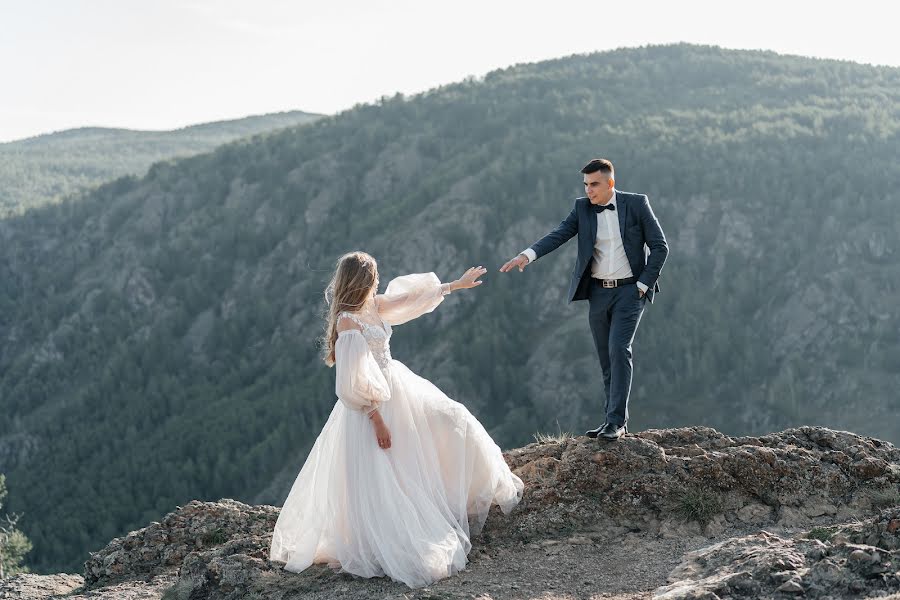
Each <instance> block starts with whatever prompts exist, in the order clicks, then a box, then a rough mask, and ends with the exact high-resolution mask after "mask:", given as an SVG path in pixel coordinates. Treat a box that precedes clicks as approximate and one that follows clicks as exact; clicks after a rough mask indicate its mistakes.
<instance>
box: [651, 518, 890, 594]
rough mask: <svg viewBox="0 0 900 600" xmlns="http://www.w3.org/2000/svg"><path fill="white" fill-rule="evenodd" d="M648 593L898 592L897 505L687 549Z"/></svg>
mask: <svg viewBox="0 0 900 600" xmlns="http://www.w3.org/2000/svg"><path fill="white" fill-rule="evenodd" d="M670 579H671V581H672V583H670V584H669V585H667V586H664V587H661V588H659V589H657V590H656V592H655V593H654V594H653V598H654V599H655V600H694V599H698V598H704V599H707V600H716V599H717V598H734V599H740V598H747V599H755V598H789V597H803V598H813V599H819V598H822V599H826V598H864V597H876V596H884V595H888V594H897V593H900V507H895V508H892V509H890V510H886V511H884V512H883V513H881V514H880V515H879V516H877V517H874V518H871V519H867V520H865V521H863V522H860V523H853V524H849V525H846V526H840V527H823V528H818V529H813V530H811V531H809V532H807V533H805V534H803V535H801V536H798V537H795V538H785V537H782V536H778V535H774V534H771V533H768V532H766V531H761V532H759V533H756V534H754V535H749V536H744V537H739V538H735V539H730V540H726V541H724V542H720V543H718V544H714V545H713V546H710V547H709V548H705V549H703V550H699V551H696V552H691V553H689V554H687V555H686V556H685V558H684V561H683V562H682V563H681V564H680V565H679V566H678V567H677V568H676V569H675V570H674V571H673V572H672V574H671V576H670Z"/></svg>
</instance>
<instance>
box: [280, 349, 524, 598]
mask: <svg viewBox="0 0 900 600" xmlns="http://www.w3.org/2000/svg"><path fill="white" fill-rule="evenodd" d="M385 375H386V378H387V380H388V383H390V385H391V399H390V400H389V401H387V402H384V403H382V405H381V408H380V412H381V414H382V417H383V418H384V421H385V423H386V424H387V426H388V428H389V429H390V432H391V448H389V449H387V450H382V449H381V448H379V446H378V442H377V440H376V439H375V433H374V428H373V426H372V423H371V422H370V421H369V418H368V417H367V416H366V415H365V413H362V412H360V411H355V410H351V409H348V408H346V407H345V406H344V404H343V403H342V402H340V401H338V402H336V403H335V406H334V409H333V410H332V411H331V415H330V416H329V417H328V421H327V422H326V423H325V427H324V428H323V429H322V432H321V433H320V434H319V437H318V439H317V440H316V442H315V444H314V445H313V448H312V450H311V451H310V453H309V456H308V457H307V459H306V462H305V463H304V465H303V468H302V469H301V470H300V474H299V475H298V476H297V479H296V480H295V481H294V484H293V486H292V487H291V491H290V493H289V494H288V497H287V499H286V500H285V502H284V506H283V507H282V509H281V514H280V515H279V517H278V521H277V523H276V524H275V530H274V533H273V536H272V546H271V549H270V552H269V557H270V559H271V560H273V561H280V562H284V563H285V567H284V568H285V570H287V571H292V572H296V573H299V572H300V571H303V570H304V569H306V568H307V567H309V566H310V565H311V564H314V563H328V564H329V565H330V566H332V567H333V568H340V569H341V570H342V571H344V572H347V573H352V574H354V575H359V576H362V577H378V576H383V575H387V576H388V577H390V578H391V579H393V580H395V581H399V582H402V583H405V584H406V585H408V586H409V587H412V588H417V587H422V586H425V585H428V584H430V583H432V582H434V581H436V580H438V579H442V578H444V577H447V576H450V575H453V574H455V573H456V572H457V571H459V570H461V569H463V568H464V567H465V565H466V561H467V559H466V555H467V554H468V552H469V550H470V549H471V547H472V545H471V542H470V539H469V538H470V536H472V535H475V534H477V533H478V532H480V531H481V528H482V526H483V525H484V522H485V519H486V518H487V514H488V510H489V509H490V507H491V504H493V503H496V504H498V505H499V506H500V509H501V510H502V511H503V512H504V513H508V512H509V511H510V510H512V508H513V507H514V506H515V505H516V504H517V503H518V502H519V500H520V499H521V498H522V489H523V485H522V480H521V479H519V478H518V477H517V476H516V475H515V474H513V473H512V472H511V471H510V469H509V467H508V466H507V464H506V461H505V460H504V459H503V455H502V453H501V451H500V448H499V447H498V446H497V444H495V443H494V441H493V440H492V439H491V437H490V436H489V435H488V433H487V432H486V431H485V429H484V427H483V426H482V425H481V423H479V422H478V420H477V419H476V418H475V417H474V416H473V415H472V414H471V413H470V412H469V411H468V409H467V408H466V407H465V406H463V405H462V404H460V403H459V402H455V401H454V400H451V399H450V398H448V397H447V396H446V395H445V394H444V393H443V392H442V391H441V390H440V389H438V388H437V387H436V386H435V385H433V384H432V383H431V382H429V381H428V380H426V379H423V378H421V377H419V376H418V375H416V374H415V373H413V372H412V371H410V370H409V369H408V368H407V367H406V366H405V365H404V364H403V363H401V362H399V361H397V360H391V361H390V363H389V365H388V367H387V368H386V369H385Z"/></svg>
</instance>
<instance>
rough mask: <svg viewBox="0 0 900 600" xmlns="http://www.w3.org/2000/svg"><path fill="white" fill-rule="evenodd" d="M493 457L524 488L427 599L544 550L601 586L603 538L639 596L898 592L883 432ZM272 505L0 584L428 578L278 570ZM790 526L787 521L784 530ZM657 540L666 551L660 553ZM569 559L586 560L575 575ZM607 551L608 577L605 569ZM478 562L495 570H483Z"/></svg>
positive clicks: (26, 590)
mask: <svg viewBox="0 0 900 600" xmlns="http://www.w3.org/2000/svg"><path fill="white" fill-rule="evenodd" d="M506 457H507V461H508V462H509V464H510V466H511V467H512V468H513V469H514V471H515V472H516V473H517V474H518V475H519V476H520V477H521V478H522V479H523V480H524V482H525V485H526V491H525V495H524V497H523V500H522V502H521V503H520V505H519V506H518V507H517V508H516V510H515V511H513V513H512V514H510V515H508V516H504V515H502V514H501V513H500V512H499V511H497V512H496V514H491V516H490V517H489V518H488V524H487V526H486V527H485V529H484V531H483V532H482V534H481V536H480V537H479V538H477V539H476V540H475V545H474V548H473V551H472V553H471V554H470V559H471V561H472V562H471V563H470V567H471V566H472V565H475V566H474V568H472V569H471V570H470V569H467V570H466V571H465V572H464V573H462V574H460V575H459V576H457V577H455V578H450V579H449V580H444V581H442V582H438V583H437V584H435V586H434V587H435V589H437V588H440V589H442V590H444V591H443V592H442V594H443V595H442V596H441V597H446V598H456V597H460V598H462V597H473V596H474V595H481V594H482V593H484V594H485V597H487V595H489V596H490V597H491V598H494V599H497V598H517V597H523V596H526V595H528V594H531V595H536V593H535V592H534V590H532V591H529V592H526V590H528V589H529V588H528V585H529V582H528V581H525V580H524V579H526V578H527V577H529V576H530V575H529V573H531V572H533V573H537V572H538V571H540V569H539V568H536V567H535V568H531V569H530V570H528V571H526V572H524V573H522V572H519V571H517V573H518V574H517V575H515V577H516V580H515V581H514V582H508V585H507V583H503V582H502V581H501V582H497V581H496V577H495V575H496V573H498V572H499V573H503V572H507V570H509V572H512V571H513V570H514V569H511V568H509V569H508V567H510V565H511V564H512V563H519V562H526V561H529V562H532V564H534V561H538V562H542V561H548V562H549V561H553V560H559V561H562V562H560V564H564V565H565V568H566V569H569V570H570V571H572V572H573V573H574V574H575V576H574V578H570V579H571V581H569V580H568V579H565V580H562V581H561V580H559V578H558V577H557V578H556V580H555V581H551V582H549V583H548V582H547V581H546V580H544V583H542V585H544V588H543V589H544V592H546V593H547V594H549V596H548V597H553V596H554V593H555V592H559V594H560V595H561V596H563V597H566V595H567V594H568V595H576V596H577V595H582V594H583V593H584V592H585V589H588V590H589V589H592V588H594V587H601V584H602V583H603V582H602V578H603V577H604V576H605V575H604V573H603V572H599V573H598V572H597V571H598V567H596V565H593V564H591V565H590V566H589V565H588V563H587V561H590V560H592V559H591V558H590V556H591V552H590V550H591V549H596V550H597V552H596V553H595V554H596V555H598V556H599V555H602V556H603V557H604V558H605V560H607V561H609V560H615V554H614V553H613V554H611V553H610V552H609V551H608V549H609V547H610V546H611V545H612V546H613V547H615V548H617V549H618V550H619V551H620V552H631V553H632V555H631V558H629V559H628V560H629V561H630V562H629V564H628V565H624V564H623V565H622V566H621V568H620V569H618V570H620V571H627V570H628V569H632V572H633V573H638V572H642V570H641V567H647V566H648V565H638V566H637V567H635V566H634V565H635V562H637V561H641V560H648V561H652V560H656V562H657V563H658V566H659V567H660V568H662V569H663V570H662V571H660V569H656V570H654V569H652V568H651V569H649V570H648V574H647V575H646V577H644V578H643V579H642V578H640V577H637V576H632V577H631V579H629V580H626V581H627V582H628V585H629V586H631V588H630V589H623V590H618V591H621V592H622V593H624V594H625V595H624V596H621V597H623V598H624V597H637V596H632V594H643V595H644V596H643V597H646V596H645V595H646V594H648V593H650V591H651V590H653V589H654V588H657V587H658V589H657V590H656V592H655V594H656V596H657V597H659V598H661V599H666V600H671V599H675V598H709V599H714V598H717V597H726V596H727V597H733V598H751V597H760V596H765V597H779V596H783V597H788V596H799V595H802V594H806V595H807V597H815V598H820V597H821V598H825V597H847V595H851V596H852V595H854V594H857V595H858V594H862V593H867V592H870V591H872V592H876V591H877V592H879V593H885V594H886V593H891V592H894V591H897V590H898V589H900V587H898V586H900V579H898V570H900V559H898V552H900V550H898V548H900V537H898V535H900V532H898V529H900V506H897V507H896V508H893V509H891V508H886V507H888V506H891V505H900V450H898V449H897V448H895V447H894V446H892V445H891V444H888V443H885V442H881V441H879V440H875V439H871V438H865V437H861V436H857V435H854V434H852V433H847V432H839V431H831V430H828V429H824V428H817V427H803V428H799V429H791V430H788V431H784V432H781V433H777V434H772V435H768V436H762V437H737V438H731V437H728V436H725V435H723V434H721V433H719V432H717V431H715V430H712V429H708V428H702V427H693V428H684V429H671V430H649V431H645V432H641V433H638V434H635V435H627V436H625V437H624V438H622V439H621V440H619V441H617V442H612V443H608V442H598V441H596V440H590V439H588V438H585V437H578V438H562V439H560V440H556V441H553V440H551V441H547V442H543V443H535V444H530V445H529V446H526V447H524V448H520V449H516V450H512V451H510V452H509V453H507V455H506ZM278 514H279V509H278V508H276V507H273V506H267V505H261V506H249V505H246V504H243V503H241V502H237V501H235V500H231V499H222V500H220V501H218V502H199V501H192V502H190V503H188V504H186V505H184V506H183V507H178V508H177V509H176V510H175V511H173V512H171V513H169V514H167V515H166V516H165V517H164V518H163V519H161V520H160V521H159V522H153V523H151V524H150V525H148V526H147V527H145V528H143V529H140V530H137V531H132V532H130V533H129V534H128V535H126V536H124V537H120V538H116V539H114V540H112V541H111V542H110V543H109V544H108V545H107V546H106V547H105V548H103V549H102V550H100V551H98V552H96V553H93V554H92V555H91V557H90V558H89V560H88V561H87V562H86V563H85V572H84V578H83V581H82V580H81V578H78V579H73V578H77V577H78V576H51V577H55V578H60V577H62V578H64V579H65V581H62V580H61V579H57V580H54V581H53V582H51V581H50V580H47V583H46V585H43V587H41V584H40V582H38V581H37V580H35V579H34V578H35V577H38V576H28V577H29V578H30V579H29V581H27V582H26V580H25V579H24V577H25V576H18V577H17V578H13V579H11V580H9V581H7V582H2V583H0V598H21V599H28V600H35V599H37V598H49V597H50V596H52V595H54V594H59V591H57V592H52V591H50V590H51V589H57V590H60V591H61V589H62V587H64V586H68V587H69V588H72V587H73V586H75V585H76V584H80V585H81V587H77V588H75V589H71V591H70V592H69V593H68V595H67V596H66V597H67V598H73V599H80V598H88V597H90V598H165V600H175V599H185V600H187V599H190V600H213V599H215V600H226V599H227V600H232V599H233V600H237V599H239V598H255V597H258V598H274V599H282V598H330V597H347V598H369V597H373V596H377V597H396V598H400V597H416V598H418V597H421V598H425V597H428V594H429V593H430V592H428V591H427V590H425V591H421V590H420V591H417V592H410V590H408V589H407V588H405V587H404V586H402V585H399V584H395V583H393V582H390V581H389V580H385V579H383V578H381V579H372V580H362V579H358V578H354V577H351V576H349V575H345V574H340V573H335V572H332V571H331V570H330V569H327V567H324V566H322V567H318V566H317V567H314V568H312V569H309V570H307V571H305V572H304V573H302V574H295V573H288V572H285V571H283V569H282V568H281V566H282V565H280V564H278V563H271V562H270V561H269V560H268V550H269V543H270V540H271V532H272V530H273V528H274V525H275V522H276V520H277V518H278ZM848 522H849V523H848ZM760 528H765V529H766V530H767V531H759V529H760ZM797 528H803V529H802V530H800V529H797ZM791 529H796V530H797V531H798V534H797V535H792V534H790V533H786V532H789V531H790V530H791ZM776 530H778V531H779V533H777V534H776V533H773V531H776ZM685 540H688V541H689V542H690V543H686V542H685ZM710 543H712V545H711V546H710ZM642 545H643V546H642ZM701 546H708V547H705V548H701ZM567 548H576V549H577V550H575V551H571V552H569V551H567V550H566V549H567ZM685 550H694V551H693V552H688V553H687V554H686V555H685V556H684V559H683V561H682V563H681V564H680V565H678V566H677V567H676V568H675V569H674V571H672V573H671V575H670V577H669V579H668V584H666V579H665V574H666V573H668V571H669V569H671V568H672V567H673V566H675V565H676V564H677V561H678V560H679V557H680V556H682V553H683V552H684V551H685ZM670 551H672V552H674V551H677V554H674V555H672V556H670V557H667V556H666V553H667V552H670ZM579 556H583V557H584V558H583V560H584V561H586V562H585V563H584V564H583V568H582V569H581V571H583V572H578V571H579V567H578V560H579ZM560 557H562V558H560ZM642 557H643V558H642ZM650 557H656V558H655V559H653V558H650ZM491 561H494V562H493V564H490V563H491ZM660 561H663V562H665V561H671V562H665V564H660ZM573 565H574V566H573ZM604 565H605V566H604V567H603V569H606V571H607V573H606V575H608V572H609V571H611V570H612V569H610V567H609V564H608V563H604ZM649 566H650V567H652V566H653V565H649ZM603 569H599V570H600V571H602V570H603ZM645 570H647V569H645ZM479 573H481V574H483V573H492V575H491V577H494V579H491V583H487V582H486V580H484V579H479V577H482V575H479ZM510 577H512V575H510ZM532 583H534V582H532ZM26 584H27V585H26ZM557 584H558V586H559V587H557ZM663 584H666V585H663ZM16 586H18V587H16ZM566 586H581V587H577V590H576V589H575V588H573V590H569V591H566V589H563V588H566ZM659 586H661V587H659ZM481 587H486V588H489V589H481ZM14 590H19V591H14ZM488 592H489V594H488ZM409 594H413V595H412V596H409ZM423 594H424V595H423ZM829 594H830V596H829ZM617 597H619V596H617Z"/></svg>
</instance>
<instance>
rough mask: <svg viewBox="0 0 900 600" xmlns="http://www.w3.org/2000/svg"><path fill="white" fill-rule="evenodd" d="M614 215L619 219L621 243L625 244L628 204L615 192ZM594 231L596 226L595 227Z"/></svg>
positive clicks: (617, 191)
mask: <svg viewBox="0 0 900 600" xmlns="http://www.w3.org/2000/svg"><path fill="white" fill-rule="evenodd" d="M616 215H618V217H619V234H621V236H622V243H623V244H624V243H625V218H626V217H627V216H628V204H627V203H626V202H625V197H624V196H622V195H621V194H620V193H619V190H616ZM595 231H596V226H595Z"/></svg>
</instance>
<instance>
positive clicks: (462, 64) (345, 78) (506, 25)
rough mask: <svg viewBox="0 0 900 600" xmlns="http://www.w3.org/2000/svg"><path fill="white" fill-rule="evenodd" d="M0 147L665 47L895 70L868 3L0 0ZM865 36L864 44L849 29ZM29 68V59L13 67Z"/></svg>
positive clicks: (311, 107) (885, 26) (340, 102)
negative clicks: (1, 82)
mask: <svg viewBox="0 0 900 600" xmlns="http://www.w3.org/2000/svg"><path fill="white" fill-rule="evenodd" d="M0 10H2V11H3V16H4V19H3V20H2V22H0V57H2V58H0V65H2V66H3V72H4V74H5V78H6V82H7V90H5V93H4V96H3V98H2V99H0V143H2V142H9V141H15V140H20V139H23V138H28V137H33V136H36V135H42V134H46V133H51V132H56V131H63V130H67V129H75V128H81V127H110V128H124V129H136V130H148V131H165V130H171V129H179V128H182V127H187V126H191V125H197V124H200V123H207V122H211V121H221V120H231V119H240V118H244V117H247V116H253V115H262V114H268V113H274V112H285V111H292V110H301V111H304V112H311V113H320V114H335V113H338V112H341V111H343V110H346V109H348V108H351V107H352V106H354V105H356V104H359V103H367V102H372V101H375V100H377V99H378V98H380V97H382V96H386V95H387V96H391V95H394V94H395V93H398V92H399V93H403V94H416V93H419V92H423V91H426V90H429V89H432V88H434V87H437V86H440V85H445V84H449V83H453V82H456V81H460V80H462V79H465V78H466V77H481V76H483V75H485V74H486V73H488V72H490V71H493V70H495V69H498V68H505V67H509V66H512V65H515V64H521V63H531V62H538V61H543V60H551V59H554V58H560V57H564V56H569V55H572V54H589V53H594V52H601V51H608V50H615V49H619V48H629V47H639V46H646V45H663V44H672V43H682V42H683V43H690V44H700V45H712V46H720V47H722V48H727V49H737V50H764V51H773V52H776V53H779V54H791V55H799V56H806V57H810V58H822V59H839V60H849V61H852V62H857V63H863V64H873V65H885V66H894V67H896V66H900V44H894V43H893V42H891V41H890V40H892V39H893V31H892V29H893V27H892V26H891V25H890V23H893V20H891V19H888V18H880V19H879V18H874V17H877V15H879V14H883V15H884V16H887V14H886V13H887V12H888V11H889V9H884V8H883V6H881V5H879V4H878V3H877V2H874V1H871V0H862V1H860V2H857V3H855V4H854V7H853V10H847V9H846V5H845V4H838V3H837V2H808V1H805V0H804V1H800V2H793V3H784V2H775V1H773V0H762V1H761V2H758V3H756V4H754V5H753V6H746V5H736V6H731V5H725V4H724V3H716V2H712V1H708V0H694V1H687V2H683V3H679V4H678V5H677V6H675V5H672V4H671V3H665V2H662V1H661V0H653V1H644V2H636V3H632V4H630V5H628V6H626V7H617V8H616V9H615V10H614V11H602V10H598V11H594V12H588V13H587V16H586V12H585V10H584V8H583V5H580V4H576V3H575V2H572V1H571V0H564V1H563V2H560V3H557V4H556V5H554V6H553V7H547V6H540V7H538V6H526V5H522V4H521V3H512V2H508V1H506V0H504V1H501V2H496V3H489V4H487V3H476V2H472V1H471V0H464V1H462V2H460V3H457V4H456V5H454V9H453V11H447V10H445V9H444V8H443V5H438V4H435V3H429V2H421V1H419V2H416V1H414V0H395V1H391V2H387V1H381V2H378V1H376V2H366V3H362V2H351V3H349V4H346V3H345V4H342V5H341V6H339V7H335V6H331V5H327V4H316V5H304V6H301V5H300V4H299V3H295V2H290V1H287V0H265V1H261V2H257V3H255V4H254V5H253V6H252V7H251V6H250V5H248V4H244V3H240V2H237V1H234V0H229V1H222V2H215V1H213V0H192V1H189V2H176V1H175V0H162V1H161V2H158V3H155V4H153V5H145V4H142V3H137V2H133V1H132V2H128V1H125V2H116V1H114V0H94V1H90V2H88V1H85V0H74V1H72V2H66V3H59V2H57V3H54V2H51V1H49V0H44V1H38V2H22V1H19V0H0ZM858 31H865V32H866V35H865V36H859V35H856V34H855V32H858ZM22 57H25V58H22Z"/></svg>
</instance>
